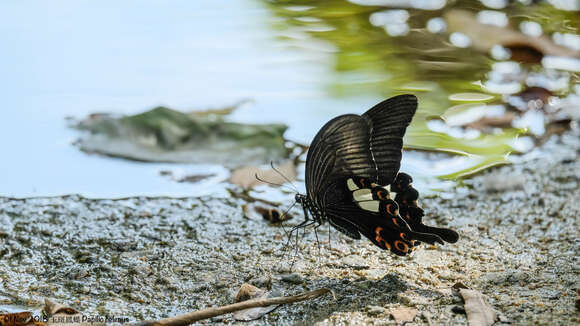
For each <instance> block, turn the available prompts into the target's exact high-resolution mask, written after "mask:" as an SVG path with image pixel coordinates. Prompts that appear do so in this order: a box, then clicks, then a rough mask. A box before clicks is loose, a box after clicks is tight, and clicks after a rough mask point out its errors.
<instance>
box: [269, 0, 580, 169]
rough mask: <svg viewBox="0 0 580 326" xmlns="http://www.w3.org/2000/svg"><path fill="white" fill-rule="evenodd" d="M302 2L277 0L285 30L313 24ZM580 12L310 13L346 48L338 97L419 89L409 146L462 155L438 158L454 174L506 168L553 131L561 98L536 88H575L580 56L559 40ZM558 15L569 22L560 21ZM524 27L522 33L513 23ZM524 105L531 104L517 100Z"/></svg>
mask: <svg viewBox="0 0 580 326" xmlns="http://www.w3.org/2000/svg"><path fill="white" fill-rule="evenodd" d="M302 2H303V1H272V2H269V4H268V6H269V8H270V9H271V10H272V11H273V12H274V13H275V14H276V16H277V17H279V18H280V19H281V20H282V23H280V24H279V25H278V26H277V27H278V28H279V29H280V31H285V30H292V29H294V28H296V27H298V26H301V27H302V28H304V24H309V22H308V21H306V20H302V21H300V22H298V23H297V21H296V20H295V19H293V16H294V13H293V12H291V11H288V7H287V6H288V5H289V4H291V5H293V6H294V5H298V4H299V3H302ZM574 15H575V14H574V13H571V12H566V11H561V10H558V9H556V8H554V6H551V5H546V4H545V3H543V4H532V3H531V2H530V3H525V1H524V2H523V3H522V2H520V3H517V4H513V5H510V6H509V7H508V2H507V1H505V0H500V1H498V0H482V1H481V3H473V2H470V3H454V4H452V5H450V4H447V3H446V2H445V1H412V0H411V1H399V0H397V1H391V0H350V1H349V2H345V1H341V0H327V1H321V2H317V5H316V6H313V7H311V8H309V9H307V10H304V11H301V12H300V16H302V17H305V16H308V17H312V18H315V20H312V21H313V24H322V23H323V24H325V25H327V26H332V27H333V29H332V30H329V31H326V32H321V33H309V39H311V40H318V41H324V42H327V43H328V44H331V45H332V46H333V47H335V48H336V52H334V61H330V63H331V65H332V68H333V70H334V73H333V77H332V78H329V79H328V80H329V82H328V92H329V94H331V95H332V96H336V97H342V98H347V97H352V96H359V95H360V94H365V93H367V94H380V96H382V97H388V96H391V95H393V94H396V93H401V92H412V93H414V94H416V95H417V96H418V97H419V105H420V107H419V112H418V113H417V116H416V118H415V119H414V121H413V124H412V125H411V127H410V129H409V130H408V133H407V137H406V145H407V148H409V149H422V150H431V151H444V152H447V153H455V154H459V155H460V156H461V157H460V158H458V157H455V158H454V157H451V158H449V157H444V156H440V157H438V158H437V160H440V162H446V163H444V164H440V165H438V164H431V167H430V168H431V169H433V168H435V169H436V170H435V171H437V172H436V175H438V176H440V177H449V178H454V177H457V176H460V175H467V174H470V173H472V172H475V171H478V170H479V169H481V168H483V167H487V166H491V165H494V164H503V163H505V162H506V157H507V155H508V154H510V153H518V152H522V151H527V150H530V149H531V147H530V146H529V144H530V142H529V140H530V139H529V138H525V139H527V140H528V141H525V142H522V141H518V137H520V135H521V134H523V133H526V132H527V133H530V134H531V135H534V136H536V137H542V136H543V135H544V133H545V132H546V128H545V123H549V122H550V121H553V120H554V119H553V118H551V117H549V118H546V117H545V114H546V113H545V112H548V111H549V110H552V111H549V112H553V109H554V107H553V106H551V104H549V103H553V102H554V100H552V98H553V97H554V96H552V94H550V96H548V97H546V98H539V97H538V96H542V95H540V93H541V92H537V91H535V90H534V91H528V90H529V89H531V88H533V87H535V88H540V87H541V88H545V89H546V90H547V91H549V92H553V91H555V89H557V90H558V91H557V92H558V94H559V95H561V96H567V94H569V93H570V92H571V91H573V89H571V82H570V80H571V75H570V73H569V72H574V71H576V69H577V67H576V62H577V61H578V59H577V58H574V57H573V56H574V52H573V51H571V49H570V48H564V47H561V46H559V45H558V44H556V43H553V42H552V41H551V40H550V37H551V35H554V36H553V37H554V38H555V39H558V40H559V41H560V42H559V44H563V43H564V42H563V41H562V40H563V38H564V37H563V36H562V35H563V34H561V33H562V32H563V31H565V30H567V31H575V30H576V29H577V27H578V26H576V25H577V24H578V23H577V22H574V23H573V22H572V21H574V20H572V18H573V17H574ZM557 19H563V20H561V22H562V21H565V22H566V23H565V25H562V24H559V23H554V21H555V20H557ZM518 24H519V29H520V31H518V30H516V29H513V28H512V27H511V26H518ZM494 28H495V29H494ZM557 33H559V34H557ZM569 34H570V35H574V36H575V34H572V33H569ZM293 41H298V40H293ZM352 76H357V78H356V79H354V78H352ZM530 94H532V96H531V97H530V96H529V95H530ZM518 101H519V103H520V104H523V106H522V105H516V103H518ZM461 102H469V103H473V104H461ZM544 110H547V111H544ZM520 111H522V112H521V113H520ZM435 117H441V118H442V120H441V119H434V118H435ZM519 139H524V138H519ZM524 143H525V145H522V144H524ZM450 162H461V164H455V163H454V164H450ZM437 167H441V169H440V170H437ZM419 170H421V169H419ZM422 170H425V169H422ZM430 171H433V170H430ZM431 173H432V172H431Z"/></svg>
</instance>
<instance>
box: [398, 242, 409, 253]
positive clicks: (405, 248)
mask: <svg viewBox="0 0 580 326" xmlns="http://www.w3.org/2000/svg"><path fill="white" fill-rule="evenodd" d="M395 248H397V249H398V250H399V251H401V252H407V251H409V246H408V245H407V244H406V243H404V242H402V241H399V240H395Z"/></svg>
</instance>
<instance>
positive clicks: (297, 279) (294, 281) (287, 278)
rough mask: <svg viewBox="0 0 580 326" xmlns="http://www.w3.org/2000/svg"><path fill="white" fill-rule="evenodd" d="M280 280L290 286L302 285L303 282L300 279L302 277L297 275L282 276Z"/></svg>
mask: <svg viewBox="0 0 580 326" xmlns="http://www.w3.org/2000/svg"><path fill="white" fill-rule="evenodd" d="M281 280H282V281H284V282H288V283H292V284H302V283H304V280H303V279H302V277H301V276H300V275H298V274H295V273H292V274H286V275H282V278H281Z"/></svg>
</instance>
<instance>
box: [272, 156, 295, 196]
mask: <svg viewBox="0 0 580 326" xmlns="http://www.w3.org/2000/svg"><path fill="white" fill-rule="evenodd" d="M270 166H271V167H272V170H274V171H275V172H276V173H278V174H279V175H280V176H281V177H282V178H284V180H286V182H288V183H289V184H290V185H291V186H292V188H294V190H295V191H296V192H300V191H298V188H296V186H294V184H293V183H292V181H290V179H288V178H287V177H286V176H285V175H284V174H283V173H282V172H280V171H279V170H278V169H276V167H275V166H274V161H270Z"/></svg>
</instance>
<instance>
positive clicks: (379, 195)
mask: <svg viewBox="0 0 580 326" xmlns="http://www.w3.org/2000/svg"><path fill="white" fill-rule="evenodd" d="M377 197H379V199H380V200H383V194H382V191H377Z"/></svg>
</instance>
